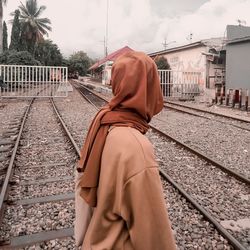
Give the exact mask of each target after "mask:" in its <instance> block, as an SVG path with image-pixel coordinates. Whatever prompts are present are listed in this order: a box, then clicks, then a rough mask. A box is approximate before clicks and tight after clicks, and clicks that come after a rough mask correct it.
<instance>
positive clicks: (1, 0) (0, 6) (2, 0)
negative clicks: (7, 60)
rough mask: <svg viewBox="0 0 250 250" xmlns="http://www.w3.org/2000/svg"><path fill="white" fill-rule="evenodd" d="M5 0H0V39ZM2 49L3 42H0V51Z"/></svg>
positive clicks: (1, 37) (0, 39)
mask: <svg viewBox="0 0 250 250" xmlns="http://www.w3.org/2000/svg"><path fill="white" fill-rule="evenodd" d="M6 3H7V0H0V41H3V4H4V5H5V4H6ZM2 51H3V44H2V42H0V53H2Z"/></svg>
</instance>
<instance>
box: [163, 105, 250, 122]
mask: <svg viewBox="0 0 250 250" xmlns="http://www.w3.org/2000/svg"><path fill="white" fill-rule="evenodd" d="M165 103H169V104H172V105H176V106H179V107H183V108H189V109H193V110H196V111H199V112H204V113H208V114H211V115H215V116H221V117H225V118H228V119H232V120H237V121H240V122H246V123H250V121H249V120H245V119H242V118H239V117H234V116H230V115H224V114H219V113H215V112H212V111H209V110H204V109H200V108H195V107H189V106H186V105H183V104H180V103H175V102H170V101H165Z"/></svg>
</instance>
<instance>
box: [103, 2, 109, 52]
mask: <svg viewBox="0 0 250 250" xmlns="http://www.w3.org/2000/svg"><path fill="white" fill-rule="evenodd" d="M108 21H109V0H107V16H106V37H104V41H105V56H107V55H108Z"/></svg>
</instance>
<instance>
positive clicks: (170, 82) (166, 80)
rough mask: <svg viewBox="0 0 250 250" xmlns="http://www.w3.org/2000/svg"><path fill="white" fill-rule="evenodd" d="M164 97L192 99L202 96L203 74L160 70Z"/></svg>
mask: <svg viewBox="0 0 250 250" xmlns="http://www.w3.org/2000/svg"><path fill="white" fill-rule="evenodd" d="M158 72H159V76H160V82H161V89H162V94H163V96H164V97H175V98H183V99H192V98H194V96H196V95H199V94H200V89H199V82H200V78H201V74H202V72H199V71H194V72H191V71H174V70H158Z"/></svg>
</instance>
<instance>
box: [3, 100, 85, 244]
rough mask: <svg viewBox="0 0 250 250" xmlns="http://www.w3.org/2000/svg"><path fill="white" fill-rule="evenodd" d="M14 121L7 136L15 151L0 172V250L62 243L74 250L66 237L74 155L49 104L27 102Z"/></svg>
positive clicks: (76, 154)
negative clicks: (0, 185) (9, 137)
mask: <svg viewBox="0 0 250 250" xmlns="http://www.w3.org/2000/svg"><path fill="white" fill-rule="evenodd" d="M55 114H56V115H57V116H56V117H55ZM20 120H21V121H22V123H21V124H20V123H17V124H16V125H17V127H15V128H14V130H13V131H10V135H12V133H14V132H15V134H14V135H15V137H16V141H15V147H14V149H13V150H12V154H11V158H10V161H9V164H8V169H7V172H5V173H4V172H2V174H4V177H5V178H4V181H3V182H2V187H1V195H0V209H1V211H0V212H1V214H2V220H1V225H0V239H1V241H0V249H13V248H18V249H20V248H23V249H24V248H25V249H28V248H27V247H28V246H30V245H33V246H34V245H36V244H42V245H41V246H42V248H47V249H53V247H54V246H55V245H57V247H58V245H59V246H60V244H61V246H62V248H63V247H64V240H63V239H64V238H67V247H69V248H68V249H74V240H73V239H72V238H69V237H72V236H73V220H74V201H73V199H74V166H75V162H76V159H77V157H79V152H80V150H79V148H78V147H77V145H76V143H75V142H74V140H73V138H72V136H70V133H69V131H68V130H67V127H66V125H65V124H64V123H63V120H62V118H61V117H60V116H59V113H58V110H57V109H56V107H55V104H54V102H53V100H52V99H50V100H48V99H43V100H39V101H38V100H35V99H33V100H32V101H31V102H30V104H29V106H28V107H27V109H26V111H25V114H24V116H23V117H22V118H20ZM59 121H60V123H59ZM61 124H62V125H61ZM17 132H18V133H17ZM66 135H67V136H66Z"/></svg>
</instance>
